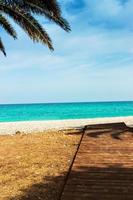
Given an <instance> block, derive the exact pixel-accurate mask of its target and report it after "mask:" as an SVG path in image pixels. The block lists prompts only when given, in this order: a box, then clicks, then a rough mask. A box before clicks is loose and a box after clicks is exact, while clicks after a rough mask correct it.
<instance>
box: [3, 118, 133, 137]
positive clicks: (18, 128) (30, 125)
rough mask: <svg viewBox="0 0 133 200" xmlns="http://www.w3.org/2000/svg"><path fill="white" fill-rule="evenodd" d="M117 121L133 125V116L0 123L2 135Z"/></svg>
mask: <svg viewBox="0 0 133 200" xmlns="http://www.w3.org/2000/svg"><path fill="white" fill-rule="evenodd" d="M117 122H125V124H126V125H128V126H133V116H129V117H110V118H95V119H74V120H51V121H23V122H2V123H0V135H13V134H16V133H17V132H21V133H26V134H27V133H36V132H43V131H45V130H54V129H55V130H62V129H69V128H82V127H84V126H85V125H91V124H104V123H117Z"/></svg>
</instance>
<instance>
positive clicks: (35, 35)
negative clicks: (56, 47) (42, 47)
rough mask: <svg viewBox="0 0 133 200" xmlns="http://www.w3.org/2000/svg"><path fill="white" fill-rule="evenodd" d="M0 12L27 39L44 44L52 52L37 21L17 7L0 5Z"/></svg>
mask: <svg viewBox="0 0 133 200" xmlns="http://www.w3.org/2000/svg"><path fill="white" fill-rule="evenodd" d="M0 11H1V12H4V13H6V14H7V15H9V16H10V17H11V18H12V19H13V20H14V21H15V22H16V23H17V24H18V25H19V26H21V27H22V28H23V29H24V30H25V32H26V33H27V34H28V35H29V37H30V38H31V39H32V40H33V41H36V42H42V43H43V44H46V45H47V46H48V47H49V49H50V50H53V46H52V42H51V39H50V37H49V36H48V34H47V32H46V31H45V30H44V29H43V27H42V26H41V25H40V24H39V23H38V21H37V20H36V19H35V18H34V17H32V15H30V14H29V13H26V12H24V11H23V10H21V9H20V8H19V7H16V6H10V5H7V4H3V3H0Z"/></svg>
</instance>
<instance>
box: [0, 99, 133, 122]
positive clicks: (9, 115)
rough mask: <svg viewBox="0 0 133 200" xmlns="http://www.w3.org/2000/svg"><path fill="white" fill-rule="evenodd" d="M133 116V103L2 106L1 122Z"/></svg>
mask: <svg viewBox="0 0 133 200" xmlns="http://www.w3.org/2000/svg"><path fill="white" fill-rule="evenodd" d="M120 116H133V101H121V102H85V103H83V102H82V103H38V104H35V103H33V104H8V105H5V104H4V105H0V122H16V121H40V120H66V119H85V118H103V117H120Z"/></svg>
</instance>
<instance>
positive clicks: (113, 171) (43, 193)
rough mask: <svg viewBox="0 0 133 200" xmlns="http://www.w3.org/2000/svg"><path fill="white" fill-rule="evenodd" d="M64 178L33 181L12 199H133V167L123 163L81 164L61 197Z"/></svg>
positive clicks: (11, 199)
mask: <svg viewBox="0 0 133 200" xmlns="http://www.w3.org/2000/svg"><path fill="white" fill-rule="evenodd" d="M46 179H47V181H48V183H47V184H46ZM64 179H65V175H64V174H62V175H60V176H58V177H45V183H43V181H42V182H41V183H38V184H34V185H32V186H31V187H30V188H27V189H26V190H24V191H22V192H23V195H22V196H17V197H13V198H10V200H45V199H47V200H59V199H62V200H89V199H90V200H108V199H109V200H110V199H111V200H132V199H133V168H125V167H122V166H120V165H113V166H108V167H103V168H102V167H84V166H82V167H80V168H79V169H78V170H76V171H71V174H70V177H69V181H68V184H67V187H65V190H64V195H63V196H62V198H60V194H61V191H62V187H63V181H64ZM55 184H58V185H59V186H60V187H59V190H58V191H55V190H54V188H55ZM56 188H57V187H56ZM51 192H52V193H53V195H51Z"/></svg>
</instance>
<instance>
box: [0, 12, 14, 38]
mask: <svg viewBox="0 0 133 200" xmlns="http://www.w3.org/2000/svg"><path fill="white" fill-rule="evenodd" d="M0 26H2V27H3V28H4V29H5V31H6V32H7V33H8V34H9V35H11V36H12V37H13V38H14V39H16V38H17V34H16V31H15V30H14V28H13V27H12V26H11V24H10V23H9V22H8V20H7V19H6V18H5V17H4V16H3V15H2V14H0Z"/></svg>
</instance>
